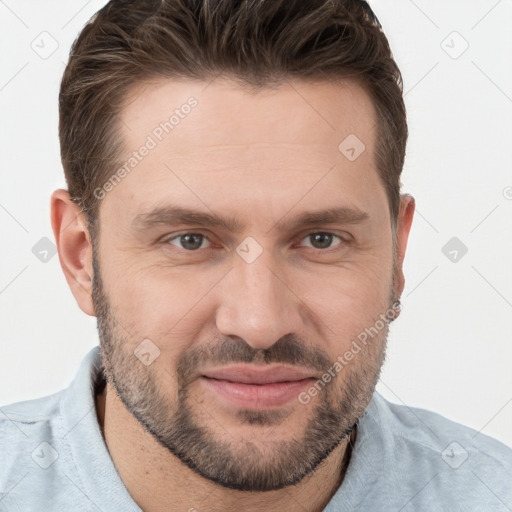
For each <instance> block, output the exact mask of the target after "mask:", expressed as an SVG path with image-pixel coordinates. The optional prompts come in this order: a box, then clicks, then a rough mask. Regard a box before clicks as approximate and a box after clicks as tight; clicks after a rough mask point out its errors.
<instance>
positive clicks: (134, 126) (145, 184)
mask: <svg viewBox="0 0 512 512" xmlns="http://www.w3.org/2000/svg"><path fill="white" fill-rule="evenodd" d="M190 97H193V98H194V100H189V98H190ZM187 100H188V103H187ZM187 104H188V105H189V107H190V108H185V107H184V105H187ZM173 112H174V114H175V115H174V119H171V116H172V115H173ZM120 117H121V121H122V123H121V126H122V137H123V140H124V141H125V149H126V153H125V154H124V155H122V156H121V160H122V162H123V163H124V162H126V163H127V166H126V167H125V170H126V169H129V171H128V172H125V173H123V172H121V173H119V174H120V175H121V178H122V179H120V180H112V181H111V186H110V187H108V190H107V189H102V190H103V192H105V193H103V192H98V197H101V205H100V209H99V221H100V234H99V237H98V239H97V240H96V243H95V247H94V251H93V270H94V279H93V303H94V308H95V314H96V316H97V318H98V329H99V333H100V341H101V348H102V356H103V362H104V365H105V372H106V375H107V381H108V382H109V384H110V385H111V386H112V387H113V388H114V389H115V391H116V393H117V394H118V395H119V397H120V398H121V400H122V401H123V403H124V405H125V406H126V408H127V409H128V410H129V411H130V412H131V414H132V415H133V416H134V417H135V418H136V419H137V420H138V421H139V422H140V423H141V424H142V425H143V427H144V428H145V429H146V430H147V431H148V432H149V433H151V434H152V435H153V436H154V438H155V439H157V440H158V441H159V442H160V443H161V444H162V445H163V446H165V447H166V448H167V449H168V450H169V451H170V452H172V453H173V454H174V455H175V456H176V457H178V458H179V459H181V460H182V461H183V462H184V463H185V464H187V465H188V466H189V467H190V468H192V469H193V470H194V471H196V472H197V473H198V474H200V475H202V476H204V477H205V478H208V479H210V480H212V481H214V482H217V483H218V484H220V485H222V486H225V487H229V488H233V489H238V490H247V491H263V490H275V489H280V488H282V487H285V486H287V485H291V484H295V483H297V482H299V481H300V480H301V479H302V478H304V477H305V476H306V475H307V474H309V473H311V472H312V471H313V470H314V469H315V468H316V467H317V466H318V465H319V464H320V463H321V462H322V461H323V460H324V459H325V458H326V457H327V456H328V455H329V453H331V452H332V450H333V449H334V448H335V447H336V446H337V445H339V443H340V442H341V441H342V440H343V439H345V438H346V437H347V436H348V435H349V434H350V432H351V430H352V428H353V426H354V424H355V423H356V421H357V418H359V417H360V416H361V415H362V413H363V412H364V409H365V408H366V406H367V404H368V403H369V401H370V399H371V396H372V394H373V391H374V389H375V385H376V382H377V380H378V377H379V372H380V369H381V366H382V363H383V360H384V354H385V344H386V337H387V333H388V325H387V321H383V320H390V319H391V318H392V315H391V314H390V311H391V312H393V309H392V304H393V302H394V300H395V299H396V298H397V296H398V292H397V290H396V286H395V279H394V277H395V275H394V247H393V241H392V240H393V239H392V231H391V223H390V218H389V208H388V202H387V197H386V193H385V190H384V187H383V185H382V183H381V182H380V179H379V176H378V173H377V170H376V168H375V163H374V152H373V147H374V142H375V122H376V118H375V112H374V109H373V106H372V103H371V100H370V98H369V97H368V96H367V95H366V93H365V92H364V91H363V89H361V88H360V87H359V86H358V85H357V84H355V83H351V82H342V83H338V84H333V83H330V84H329V83H306V82H293V83H286V84H283V85H282V86H280V87H279V88H275V89H266V90H262V91H260V92H258V93H249V92H247V91H244V90H242V89H241V88H239V87H238V86H236V85H235V84H233V83H231V82H229V81H227V80H226V81H221V80H216V81H214V82H213V83H211V84H210V85H208V84H206V83H203V82H193V81H190V82H177V81H170V80H165V81H164V80H162V81H160V82H153V83H151V84H146V85H144V86H139V87H138V88H137V89H136V90H134V91H133V94H131V95H130V97H129V98H128V100H127V104H126V106H125V108H124V109H123V111H122V114H121V116H120ZM169 119H171V121H170V124H168V125H165V122H166V121H169ZM162 123H164V124H162ZM350 134H355V136H356V137H357V139H355V138H354V135H350ZM348 136H350V137H351V138H349V139H347V141H348V142H347V141H345V142H344V143H343V141H344V140H345V139H346V138H347V137H348ZM358 140H359V142H358ZM340 144H341V150H340V148H339V146H340ZM362 144H364V150H362V148H363V146H362ZM143 146H145V147H146V148H147V151H145V150H143V149H141V148H142V147H143ZM350 148H354V151H351V149H350ZM361 150H362V151H361ZM134 152H135V153H134ZM354 156H356V158H354ZM349 157H350V158H349ZM130 158H133V159H134V160H130ZM119 174H118V177H119ZM244 380H245V381H244ZM240 381H244V382H240ZM285 381H286V382H285Z"/></svg>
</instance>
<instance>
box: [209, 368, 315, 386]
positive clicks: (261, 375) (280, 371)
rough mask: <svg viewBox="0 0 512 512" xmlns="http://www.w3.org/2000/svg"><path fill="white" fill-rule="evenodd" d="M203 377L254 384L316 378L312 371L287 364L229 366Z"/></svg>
mask: <svg viewBox="0 0 512 512" xmlns="http://www.w3.org/2000/svg"><path fill="white" fill-rule="evenodd" d="M203 377H207V378H209V379H217V380H226V381H229V382H238V383H240V384H254V385H263V384H275V383H278V382H291V381H298V380H304V379H310V378H315V376H314V375H311V373H308V372H305V371H303V370H299V369H297V368H290V367H286V366H274V367H270V368H269V367H265V368H255V367H254V366H231V367H228V368H220V369H214V370H208V371H206V372H204V373H203Z"/></svg>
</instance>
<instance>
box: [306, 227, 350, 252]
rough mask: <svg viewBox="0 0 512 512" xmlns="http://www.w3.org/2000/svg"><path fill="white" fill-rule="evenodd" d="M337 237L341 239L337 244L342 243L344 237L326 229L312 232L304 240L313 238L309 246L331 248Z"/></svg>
mask: <svg viewBox="0 0 512 512" xmlns="http://www.w3.org/2000/svg"><path fill="white" fill-rule="evenodd" d="M335 238H337V239H338V240H340V242H339V243H337V244H335V245H340V243H342V242H344V240H343V238H341V237H340V236H338V235H335V234H334V233H327V232H324V231H319V232H318V233H310V234H309V235H307V236H306V237H305V238H304V239H303V240H308V239H310V240H311V244H312V245H310V246H309V247H312V248H313V249H330V248H331V247H332V246H331V244H332V242H333V239H335Z"/></svg>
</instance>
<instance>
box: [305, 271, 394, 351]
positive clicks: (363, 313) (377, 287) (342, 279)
mask: <svg viewBox="0 0 512 512" xmlns="http://www.w3.org/2000/svg"><path fill="white" fill-rule="evenodd" d="M380 265H381V263H377V262H376V264H375V265H367V266H365V267H364V268H360V269H355V268H351V269H336V272H332V273H330V275H323V276H322V275H320V274H319V275H317V276H316V277H315V280H314V286H312V282H311V281H308V280H307V279H302V287H303V289H304V293H303V295H301V294H300V292H299V293H298V295H299V296H300V297H303V298H304V302H305V304H306V305H307V307H308V309H309V310H310V311H311V314H312V315H311V318H312V319H313V321H314V322H315V326H316V330H317V333H318V334H319V335H320V336H321V337H323V338H324V339H325V340H326V341H325V343H326V345H325V348H326V350H327V351H328V352H329V353H331V354H335V353H336V354H338V353H340V351H343V350H344V349H345V348H346V347H348V346H349V345H350V344H351V343H352V341H353V340H354V339H356V338H357V336H358V334H360V333H361V332H363V331H364V330H365V328H367V327H369V326H372V325H374V323H375V321H376V319H378V318H379V315H380V314H383V313H385V312H386V311H387V309H388V308H389V297H390V293H391V292H390V290H391V283H392V274H391V272H392V270H391V264H390V265H389V268H382V267H381V266H380ZM299 281H301V280H298V281H297V282H299Z"/></svg>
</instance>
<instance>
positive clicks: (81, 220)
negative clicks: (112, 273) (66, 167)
mask: <svg viewBox="0 0 512 512" xmlns="http://www.w3.org/2000/svg"><path fill="white" fill-rule="evenodd" d="M51 221H52V229H53V234H54V236H55V241H56V244H57V249H58V252H59V260H60V265H61V267H62V270H63V271H64V275H65V277H66V281H67V282H68V285H69V287H70V289H71V292H72V293H73V295H74V296H75V299H76V301H77V303H78V306H79V307H80V309H81V310H82V311H83V312H84V313H86V314H88V315H90V316H95V314H94V307H93V302H92V275H93V270H92V244H91V241H90V236H89V230H88V228H87V221H86V218H85V214H84V212H83V211H82V209H81V208H80V207H79V206H78V205H77V204H76V203H74V202H73V201H72V200H71V197H70V195H69V192H68V191H67V190H64V189H57V190H55V191H54V192H53V194H52V197H51Z"/></svg>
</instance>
